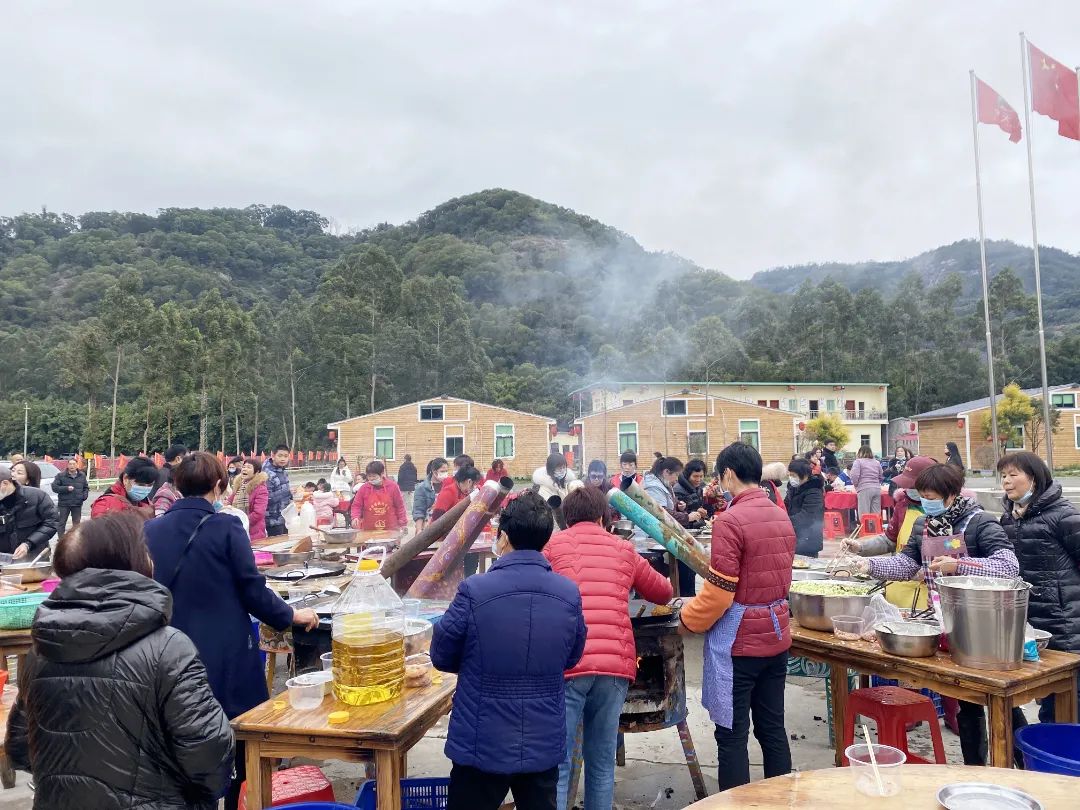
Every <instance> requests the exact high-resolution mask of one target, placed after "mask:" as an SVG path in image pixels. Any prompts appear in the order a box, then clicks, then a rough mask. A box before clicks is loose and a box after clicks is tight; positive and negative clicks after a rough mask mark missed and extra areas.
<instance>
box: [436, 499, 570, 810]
mask: <svg viewBox="0 0 1080 810" xmlns="http://www.w3.org/2000/svg"><path fill="white" fill-rule="evenodd" d="M554 526H555V519H554V517H553V515H552V513H551V509H550V508H549V507H548V505H547V504H546V503H545V502H544V499H543V498H541V497H540V496H539V495H538V494H536V493H534V492H526V493H524V494H522V495H520V496H519V497H518V498H516V499H514V500H513V501H511V502H510V503H509V504H507V505H506V507H505V508H504V509H503V510H502V515H501V516H500V518H499V538H498V540H496V542H495V548H494V551H495V553H496V555H497V556H498V557H499V559H498V560H496V561H495V563H494V564H492V566H491V570H490V571H488V572H487V573H486V574H481V575H480V576H472V577H469V578H467V579H466V580H465V581H464V582H462V583H461V585H460V586H459V588H458V592H457V595H456V596H455V597H454V601H453V602H452V603H451V604H450V607H449V609H448V610H447V611H446V613H445V614H444V615H443V617H442V619H441V620H440V621H439V623H438V624H437V625H435V633H434V636H433V637H432V641H431V659H432V662H433V663H434V664H435V667H436V668H437V669H440V670H442V671H443V672H456V673H458V685H457V692H456V694H455V695H454V710H453V712H452V713H451V715H450V732H449V734H448V735H447V738H446V756H447V757H448V758H449V759H450V760H451V761H452V762H453V763H454V767H453V768H452V769H451V771H450V793H449V798H448V802H449V803H448V805H447V808H448V810H488V809H489V808H490V810H495V809H496V808H498V807H499V806H500V805H501V804H502V802H503V799H504V798H505V797H506V793H507V791H508V790H509V791H511V792H512V793H513V794H514V802H515V803H516V805H517V807H518V808H519V810H555V795H556V788H557V787H558V781H559V764H560V763H561V762H562V761H563V758H564V757H565V755H566V719H565V718H566V703H565V697H564V686H563V685H564V683H565V681H564V679H563V672H564V671H565V670H567V669H570V668H571V667H573V666H574V665H575V664H576V663H577V662H578V661H579V660H580V659H581V654H582V652H584V650H585V617H584V615H582V612H581V594H580V593H579V592H578V589H577V586H576V585H575V584H574V583H573V582H571V581H570V580H569V579H567V578H566V577H563V576H560V575H559V574H556V573H554V572H553V571H552V570H551V564H550V563H548V561H547V560H546V559H545V558H544V555H543V554H541V553H540V552H541V551H542V549H543V548H544V545H545V544H546V543H547V541H548V539H549V538H550V537H551V532H552V529H553V528H554Z"/></svg>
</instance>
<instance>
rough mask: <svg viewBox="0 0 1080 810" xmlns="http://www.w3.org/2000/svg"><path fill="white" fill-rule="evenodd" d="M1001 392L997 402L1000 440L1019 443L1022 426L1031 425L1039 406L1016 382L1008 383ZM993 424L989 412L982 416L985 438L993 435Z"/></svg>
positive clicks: (1007, 442) (1004, 442) (1006, 442)
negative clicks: (1034, 403)
mask: <svg viewBox="0 0 1080 810" xmlns="http://www.w3.org/2000/svg"><path fill="white" fill-rule="evenodd" d="M1001 394H1002V396H1001V399H1000V400H998V404H997V421H998V441H1000V442H1002V443H1003V444H1017V443H1019V441H1020V438H1021V436H1020V432H1021V428H1024V427H1026V426H1028V425H1030V423H1031V421H1032V420H1033V419H1034V418H1035V413H1036V411H1037V410H1038V408H1037V407H1036V406H1035V405H1033V404H1032V403H1033V400H1032V399H1031V398H1030V397H1028V396H1027V395H1026V394H1024V392H1023V390H1021V388H1020V386H1019V385H1017V384H1016V383H1009V384H1008V385H1006V386H1005V388H1004V389H1003V390H1002V392H1001ZM992 424H993V420H992V419H991V418H990V413H989V412H987V413H986V414H985V415H984V416H983V418H982V430H983V437H984V438H987V439H989V438H990V437H991V436H993V431H992V429H991V426H992Z"/></svg>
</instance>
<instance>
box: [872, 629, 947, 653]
mask: <svg viewBox="0 0 1080 810" xmlns="http://www.w3.org/2000/svg"><path fill="white" fill-rule="evenodd" d="M874 633H875V634H876V635H877V640H878V644H880V645H881V649H883V650H884V651H885V652H887V653H890V654H892V655H901V656H903V657H904V658H929V657H930V656H931V655H933V654H934V653H936V652H937V650H938V645H939V644H940V643H941V631H940V630H939V629H938V628H935V627H931V626H930V625H926V624H922V623H920V622H882V623H881V624H879V625H877V626H876V627H875V628H874Z"/></svg>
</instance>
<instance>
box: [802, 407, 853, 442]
mask: <svg viewBox="0 0 1080 810" xmlns="http://www.w3.org/2000/svg"><path fill="white" fill-rule="evenodd" d="M805 433H806V436H807V438H809V439H811V440H813V441H817V442H820V443H821V444H825V443H826V442H829V441H833V442H836V443H837V444H838V445H840V446H841V447H844V446H846V445H847V443H848V442H849V441H850V440H851V432H850V431H849V430H848V429H847V425H845V424H844V422H843V420H842V419H841V418H840V417H839V416H837V415H836V414H830V413H826V414H822V415H821V416H818V417H815V418H814V419H811V420H810V421H809V422H807V423H806V431H805Z"/></svg>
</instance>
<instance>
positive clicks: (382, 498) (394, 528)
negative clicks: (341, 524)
mask: <svg viewBox="0 0 1080 810" xmlns="http://www.w3.org/2000/svg"><path fill="white" fill-rule="evenodd" d="M364 472H365V473H367V482H366V483H365V484H364V485H363V486H362V487H360V489H359V490H358V491H357V493H356V497H355V498H353V502H352V508H351V509H350V510H349V511H350V514H351V515H352V527H353V528H354V529H360V530H362V531H367V532H372V531H374V532H400V533H401V534H402V535H404V534H405V532H406V531H407V530H408V528H409V518H408V516H407V515H406V514H405V499H404V498H402V497H401V490H400V489H398V485H397V484H395V483H394V482H393V481H391V480H390V479H389V478H387V477H386V466H385V465H384V464H383V463H382V462H381V461H370V462H368V465H367V469H366V470H365V471H364Z"/></svg>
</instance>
